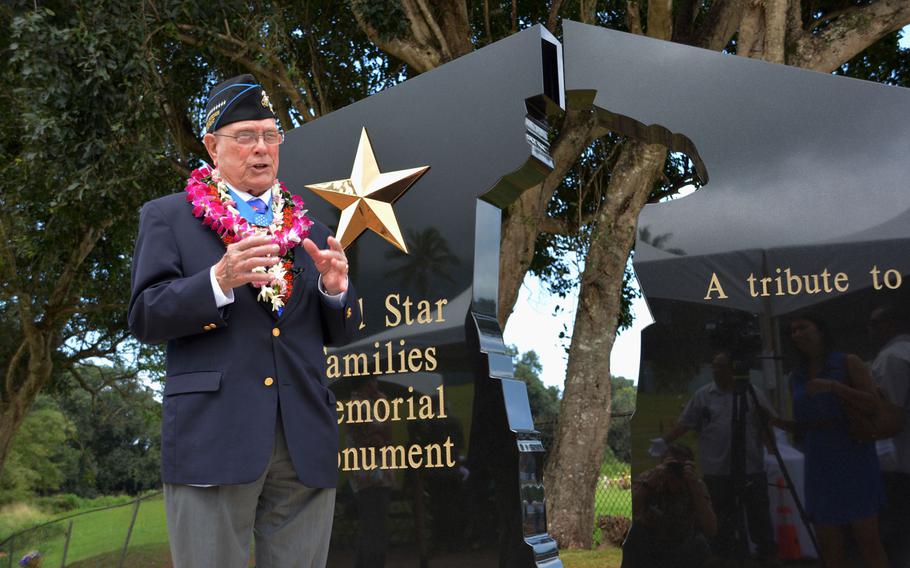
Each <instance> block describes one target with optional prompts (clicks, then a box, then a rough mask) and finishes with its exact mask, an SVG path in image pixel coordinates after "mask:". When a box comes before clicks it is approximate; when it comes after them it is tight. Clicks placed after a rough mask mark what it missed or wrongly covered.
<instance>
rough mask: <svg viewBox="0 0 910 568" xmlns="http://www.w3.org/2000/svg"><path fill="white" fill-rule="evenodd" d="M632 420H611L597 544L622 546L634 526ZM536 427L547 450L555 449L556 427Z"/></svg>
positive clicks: (600, 481)
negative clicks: (631, 449)
mask: <svg viewBox="0 0 910 568" xmlns="http://www.w3.org/2000/svg"><path fill="white" fill-rule="evenodd" d="M631 420H632V413H631V412H628V413H620V414H614V415H613V416H612V417H611V427H610V433H611V435H610V437H609V439H608V446H607V449H606V452H605V457H604V461H603V464H601V467H600V472H599V474H598V478H597V487H596V488H595V490H594V519H592V520H593V530H594V542H595V544H600V543H603V542H611V543H613V544H615V545H616V546H619V545H620V544H622V541H623V540H624V539H625V536H626V532H628V530H629V526H630V525H631V522H632V467H631V464H630V463H629V461H630V460H629V458H630V455H631V451H630V427H631ZM534 426H535V428H537V430H538V431H539V432H540V437H541V441H542V442H543V444H544V448H546V449H547V451H549V449H550V448H552V447H553V436H554V434H555V428H556V423H555V422H541V423H535V425H534ZM545 456H548V454H545ZM544 459H545V460H546V459H547V457H545V458H544ZM544 485H546V480H544Z"/></svg>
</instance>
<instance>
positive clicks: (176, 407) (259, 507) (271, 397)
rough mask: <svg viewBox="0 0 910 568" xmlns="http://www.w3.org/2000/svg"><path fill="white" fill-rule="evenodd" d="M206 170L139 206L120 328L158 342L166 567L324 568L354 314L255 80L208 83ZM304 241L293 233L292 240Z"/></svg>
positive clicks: (343, 271) (333, 246)
mask: <svg viewBox="0 0 910 568" xmlns="http://www.w3.org/2000/svg"><path fill="white" fill-rule="evenodd" d="M205 128H206V134H205V136H204V137H203V143H204V144H205V147H206V149H207V150H208V153H209V157H210V159H211V160H212V162H213V164H214V166H215V168H214V170H212V169H210V168H206V167H204V168H200V169H199V170H196V171H194V172H193V174H192V175H191V177H190V179H189V180H187V188H186V191H185V193H184V192H182V193H179V194H174V195H169V196H166V197H162V198H159V199H155V200H153V201H150V202H148V203H146V204H145V206H144V207H143V208H142V212H141V215H140V227H139V236H138V238H137V241H136V250H135V253H134V256H133V278H132V297H131V299H130V307H129V324H130V329H131V331H132V332H133V334H134V335H135V336H136V337H137V338H138V339H139V340H140V341H143V342H147V343H161V342H167V382H166V384H165V388H164V400H163V405H162V413H163V416H162V435H161V440H162V441H161V452H162V455H161V477H162V481H163V482H164V493H165V507H166V513H167V525H168V536H169V539H170V545H171V555H172V558H173V561H174V566H175V567H176V568H184V567H186V568H198V567H207V566H212V567H214V566H217V567H219V568H235V567H236V568H245V567H246V566H247V565H248V561H249V551H250V541H251V537H252V536H253V535H254V534H255V538H256V546H255V549H256V566H258V567H259V568H289V567H296V568H321V567H323V566H324V565H325V562H326V557H327V554H328V545H329V538H330V536H331V526H332V518H333V510H334V502H335V486H336V484H337V451H338V428H337V423H336V414H335V396H334V394H333V393H332V392H331V391H330V390H329V389H328V388H327V387H326V375H325V357H324V353H323V348H324V346H326V345H342V344H344V343H346V342H348V341H349V340H350V338H351V337H352V335H353V332H354V322H355V321H358V318H359V312H358V310H357V300H356V297H355V295H354V293H353V289H352V288H351V287H350V283H349V282H348V264H347V258H346V257H345V254H344V251H343V249H342V247H341V245H340V244H339V243H338V241H336V240H335V239H334V238H332V237H331V236H330V235H331V234H330V232H329V230H328V228H326V227H325V225H322V224H321V223H319V222H317V221H314V220H311V219H309V218H308V217H306V215H305V211H304V210H303V209H302V202H301V201H300V199H299V198H296V197H293V196H292V195H291V194H290V193H288V192H287V191H286V190H285V189H284V188H283V187H281V185H280V184H279V183H278V182H277V175H278V157H279V152H278V149H279V145H280V144H281V142H282V141H283V139H284V136H283V134H282V133H281V132H280V131H279V130H278V125H277V122H276V119H275V115H274V112H273V111H272V107H271V103H270V101H269V99H268V95H267V94H266V92H265V90H263V88H262V86H261V85H259V83H258V82H257V81H256V80H255V78H253V76H251V75H241V76H239V77H234V78H232V79H229V80H227V81H225V82H223V83H221V84H219V85H217V86H215V87H214V88H213V89H212V91H211V93H210V95H209V99H208V104H207V105H206V120H205ZM304 234H305V236H307V238H305V239H302V238H301V237H303V236H304Z"/></svg>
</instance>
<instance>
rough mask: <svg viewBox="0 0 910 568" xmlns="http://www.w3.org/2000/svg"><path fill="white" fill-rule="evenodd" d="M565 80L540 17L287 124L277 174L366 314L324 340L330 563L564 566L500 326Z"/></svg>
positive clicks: (537, 448)
mask: <svg viewBox="0 0 910 568" xmlns="http://www.w3.org/2000/svg"><path fill="white" fill-rule="evenodd" d="M562 74H563V71H562V54H561V47H560V45H559V43H558V42H557V41H556V40H555V39H554V38H553V37H552V36H551V35H550V34H548V33H547V32H546V31H545V30H544V29H543V28H540V27H536V28H533V29H529V30H526V31H524V32H522V33H520V34H517V35H515V36H512V37H510V38H508V39H506V40H503V41H500V42H498V43H496V44H494V45H491V46H489V47H486V48H484V49H481V50H479V51H477V52H476V53H473V54H471V55H467V56H465V57H462V58H460V59H458V60H457V61H454V62H451V63H449V64H446V65H444V66H442V67H440V68H439V69H436V70H434V71H431V72H428V73H425V74H423V75H420V76H419V77H417V78H414V79H411V80H409V81H407V82H405V83H403V84H402V85H400V86H397V87H395V88H393V89H390V90H388V91H385V92H382V93H380V94H377V95H374V96H372V97H370V98H368V99H365V100H363V101H360V102H358V103H356V104H353V105H351V106H349V107H347V108H344V109H341V110H339V111H336V112H333V113H332V114H330V115H328V116H325V117H323V118H320V119H319V120H317V121H315V122H313V123H311V124H308V125H306V126H304V127H302V128H299V129H297V130H295V131H293V132H292V133H290V135H289V136H288V140H287V143H286V146H285V148H284V149H283V150H282V154H283V156H282V157H283V160H282V175H283V178H284V179H285V181H286V182H287V183H288V186H289V187H292V188H303V187H305V186H306V187H307V190H305V191H303V192H302V193H303V197H304V200H305V201H306V205H307V207H308V208H309V209H310V211H311V212H312V213H313V214H314V215H315V216H316V217H317V218H319V219H321V220H323V221H324V222H326V223H327V224H329V225H330V226H333V227H337V229H336V230H337V236H338V238H339V239H340V240H341V241H342V244H343V245H345V247H346V251H347V254H348V258H349V260H350V266H351V275H352V278H353V280H354V282H355V283H356V285H357V288H358V292H359V293H360V295H361V297H362V305H361V307H362V311H363V314H364V316H363V321H362V322H360V325H359V327H360V332H359V336H358V338H357V339H356V340H355V341H354V342H353V344H351V345H349V346H347V347H346V348H344V349H341V350H330V351H327V352H326V366H327V371H328V376H329V378H330V382H331V384H330V388H331V390H332V391H333V392H334V394H335V396H336V397H337V402H336V410H337V412H338V420H339V428H340V430H341V439H342V442H341V447H340V448H339V454H338V460H339V461H338V467H339V473H340V481H339V486H338V497H337V501H336V515H335V524H334V529H333V535H332V547H331V553H330V558H329V562H328V565H329V566H330V567H333V568H334V567H342V566H343V567H354V566H357V567H361V566H362V567H371V568H372V567H376V568H380V567H382V566H389V567H394V566H415V567H417V566H431V567H445V566H460V567H464V566H471V567H484V566H504V567H505V566H508V567H532V566H535V565H536V566H554V567H558V566H561V565H562V564H561V562H560V560H559V557H558V554H557V551H556V545H555V542H554V541H553V540H552V539H551V538H550V537H549V536H548V535H547V529H546V510H545V507H544V497H543V487H542V485H541V467H542V464H541V455H542V451H543V447H542V445H541V443H540V441H539V437H538V433H537V432H536V430H535V429H534V423H533V420H532V417H531V414H530V408H529V405H528V397H527V391H526V390H525V385H524V383H522V382H521V381H519V380H516V379H514V378H513V377H512V361H511V358H510V357H509V356H508V355H507V354H506V351H505V345H504V344H503V340H502V331H501V329H500V327H499V324H498V323H497V321H496V302H497V289H498V268H499V227H500V211H501V208H503V207H505V206H507V205H508V204H509V203H511V202H512V201H513V200H514V199H515V198H516V197H517V196H518V195H520V193H521V192H522V191H524V190H525V189H527V188H529V187H531V186H533V185H535V184H537V183H539V182H540V181H541V180H542V178H543V177H544V176H545V175H546V173H547V171H549V168H550V167H551V165H552V164H551V160H550V157H549V155H548V135H549V130H548V113H554V112H560V111H561V108H562V107H563V106H564V95H563V88H562V83H563V75H562ZM336 220H337V221H336Z"/></svg>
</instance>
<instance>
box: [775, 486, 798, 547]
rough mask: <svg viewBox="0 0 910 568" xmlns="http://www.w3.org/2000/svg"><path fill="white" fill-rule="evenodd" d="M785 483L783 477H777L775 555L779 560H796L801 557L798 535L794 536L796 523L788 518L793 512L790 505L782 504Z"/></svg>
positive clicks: (784, 494) (784, 495)
mask: <svg viewBox="0 0 910 568" xmlns="http://www.w3.org/2000/svg"><path fill="white" fill-rule="evenodd" d="M785 488H786V483H785V482H784V478H783V477H778V478H777V490H778V492H779V493H778V495H779V500H778V502H779V503H780V505H778V506H777V557H778V558H779V559H780V560H798V559H800V558H802V557H803V553H802V551H801V550H800V548H799V537H797V536H796V525H794V524H793V521H792V520H790V515H791V513H792V512H793V511H792V510H790V507H787V506H786V505H784V502H785V501H784V499H785V497H786V492H785V491H784V489H785Z"/></svg>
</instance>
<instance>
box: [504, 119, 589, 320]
mask: <svg viewBox="0 0 910 568" xmlns="http://www.w3.org/2000/svg"><path fill="white" fill-rule="evenodd" d="M596 126H597V121H596V119H595V115H594V113H592V112H590V111H587V110H583V111H577V110H568V111H567V112H566V115H565V118H564V119H563V123H562V125H561V127H560V129H559V136H558V137H557V138H556V140H555V141H554V142H553V144H552V145H551V146H550V156H551V157H552V158H553V163H554V168H553V171H551V172H550V173H549V174H548V175H547V177H546V178H545V179H544V181H543V182H542V183H541V184H540V185H539V186H536V187H533V188H531V189H529V190H527V191H525V192H524V193H522V194H521V196H520V197H519V198H518V200H517V201H516V202H515V203H513V204H512V205H510V206H509V208H508V209H506V210H505V211H504V212H503V216H502V238H501V242H500V247H499V248H500V250H501V251H504V252H503V253H500V255H499V307H498V313H497V319H498V320H499V325H500V326H501V327H503V328H505V326H506V320H508V319H509V316H510V315H511V314H512V309H513V308H514V307H515V302H516V301H517V300H518V291H519V290H520V289H521V283H522V282H523V281H524V278H525V275H526V274H527V272H528V267H529V266H531V261H532V260H533V259H534V245H535V244H536V242H537V235H538V234H539V233H540V225H541V222H542V221H543V219H544V218H545V217H546V213H547V204H548V203H549V202H550V199H552V198H553V192H555V191H556V189H557V188H558V187H559V186H560V184H561V183H562V180H563V178H564V177H565V175H566V173H567V172H568V171H569V169H570V168H571V167H572V166H573V165H574V164H575V162H576V160H578V156H580V155H581V152H582V150H584V149H585V148H586V147H587V146H588V145H589V144H590V143H591V142H592V141H593V139H594V137H596V136H597V135H599V134H600V132H595V127H596Z"/></svg>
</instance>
